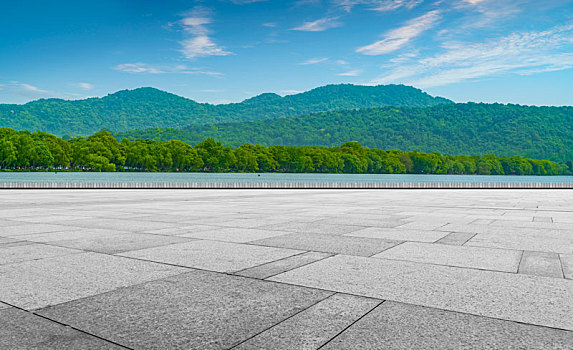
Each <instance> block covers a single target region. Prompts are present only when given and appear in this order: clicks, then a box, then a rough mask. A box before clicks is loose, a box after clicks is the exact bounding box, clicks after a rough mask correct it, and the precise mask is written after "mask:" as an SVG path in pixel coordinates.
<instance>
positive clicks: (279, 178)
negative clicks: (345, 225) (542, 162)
mask: <svg viewBox="0 0 573 350" xmlns="http://www.w3.org/2000/svg"><path fill="white" fill-rule="evenodd" d="M0 182H81V183H84V182H130V183H138V182H176V183H181V182H183V183H185V182H199V183H205V182H264V183H277V182H543V183H548V182H549V183H551V182H553V183H555V182H561V183H562V182H567V183H573V176H486V175H409V174H408V175H405V174H403V175H385V174H384V175H382V174H380V175H370V174H369V175H354V174H274V173H273V174H264V173H261V174H260V175H259V174H256V173H255V174H242V173H232V174H212V173H65V172H64V173H0Z"/></svg>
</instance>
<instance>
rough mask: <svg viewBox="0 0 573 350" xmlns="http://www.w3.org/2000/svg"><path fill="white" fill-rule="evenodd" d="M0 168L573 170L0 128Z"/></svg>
mask: <svg viewBox="0 0 573 350" xmlns="http://www.w3.org/2000/svg"><path fill="white" fill-rule="evenodd" d="M0 169H2V170H4V171H7V170H12V171H15V170H19V171H26V170H28V171H45V170H56V169H57V170H70V171H73V170H77V171H208V172H297V173H351V174H364V173H368V174H404V173H410V174H481V175H564V174H571V173H572V171H573V164H572V163H571V162H569V163H567V164H565V163H563V164H558V163H555V162H551V161H549V160H535V159H527V158H520V157H501V158H500V157H496V156H493V155H485V156H481V157H480V156H467V155H460V156H450V155H443V154H439V153H422V152H415V151H411V152H402V151H398V150H390V151H385V150H381V149H373V148H367V147H363V146H361V145H360V144H359V143H358V142H355V141H351V142H346V143H344V144H342V145H341V146H337V147H322V146H302V147H295V146H281V145H274V146H270V147H265V146H261V145H254V144H250V143H245V144H242V145H240V146H239V147H237V148H234V149H233V148H231V147H229V146H224V145H223V144H221V143H220V142H216V141H215V140H213V139H211V138H208V139H206V140H203V141H202V142H200V143H198V144H197V145H195V146H191V145H189V144H186V143H184V142H181V141H177V140H170V141H153V140H143V139H138V140H135V141H129V140H128V139H123V140H122V141H121V142H119V141H117V140H116V138H115V137H113V136H112V134H111V133H109V132H108V131H101V132H98V133H96V134H94V135H92V136H89V137H85V138H84V137H77V138H72V139H70V140H68V141H66V140H63V139H61V138H58V137H56V136H54V135H51V134H48V133H45V132H34V133H32V132H29V131H16V130H14V129H10V128H0Z"/></svg>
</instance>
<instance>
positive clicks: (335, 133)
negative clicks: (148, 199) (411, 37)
mask: <svg viewBox="0 0 573 350" xmlns="http://www.w3.org/2000/svg"><path fill="white" fill-rule="evenodd" d="M115 136H116V137H117V138H118V139H121V138H123V137H127V138H130V139H134V138H150V139H155V140H171V139H179V140H182V141H185V142H188V143H191V144H196V143H198V142H201V141H202V140H204V139H205V138H208V137H212V138H214V139H216V140H218V141H221V142H222V143H224V144H226V145H230V146H239V145H240V144H243V143H245V142H250V143H257V144H261V145H275V144H280V145H292V146H302V145H309V146H312V145H321V146H336V145H340V144H342V143H344V142H347V141H358V142H360V143H361V144H362V145H364V146H367V147H371V148H382V149H399V150H403V151H411V150H417V151H421V152H439V153H448V154H453V155H459V154H472V155H484V154H495V155H497V156H516V155H517V156H523V157H531V158H543V159H550V160H554V161H568V160H573V107H532V106H521V105H511V104H510V105H503V104H484V103H479V104H477V103H465V104H459V103H458V104H441V105H437V106H433V107H426V108H411V107H383V108H374V109H363V110H350V111H333V112H325V113H317V114H310V115H305V116H297V117H289V118H280V119H269V120H261V121H253V122H242V123H222V124H211V125H201V126H199V125H196V126H191V127H188V128H186V129H183V130H175V129H151V130H143V131H132V132H125V133H119V134H116V135H115Z"/></svg>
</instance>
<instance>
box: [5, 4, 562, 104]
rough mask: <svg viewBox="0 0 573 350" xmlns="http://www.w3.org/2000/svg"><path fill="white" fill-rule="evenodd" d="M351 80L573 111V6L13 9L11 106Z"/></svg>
mask: <svg viewBox="0 0 573 350" xmlns="http://www.w3.org/2000/svg"><path fill="white" fill-rule="evenodd" d="M338 83H352V84H360V85H378V84H405V85H411V86H415V87H417V88H420V89H422V90H424V91H426V92H428V93H429V94H431V95H437V96H443V97H446V98H450V99H452V100H454V101H456V102H466V101H473V102H500V103H518V104H526V105H573V0H543V1H541V0H438V1H429V0H293V1H287V0H203V1H194V0H163V1H159V0H97V1H91V0H82V1H77V0H74V1H58V0H51V1H45V0H41V1H38V0H35V1H31V0H2V1H0V103H19V104H20V103H26V102H28V101H31V100H36V99H39V98H52V97H56V98H64V99H82V98H87V97H94V96H99V97H101V96H105V95H107V94H110V93H113V92H116V91H118V90H123V89H134V88H138V87H143V86H151V87H155V88H158V89H162V90H165V91H169V92H172V93H175V94H177V95H180V96H184V97H187V98H191V99H193V100H196V101H199V102H209V103H229V102H239V101H242V100H244V99H246V98H250V97H253V96H255V95H258V94H260V93H263V92H275V93H278V94H280V95H287V94H294V93H298V92H302V91H307V90H310V89H312V88H315V87H318V86H323V85H327V84H338Z"/></svg>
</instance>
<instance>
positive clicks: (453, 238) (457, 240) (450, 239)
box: [436, 232, 475, 245]
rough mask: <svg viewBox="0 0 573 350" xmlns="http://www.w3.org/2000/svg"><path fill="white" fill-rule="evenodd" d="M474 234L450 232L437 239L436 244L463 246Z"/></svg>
mask: <svg viewBox="0 0 573 350" xmlns="http://www.w3.org/2000/svg"><path fill="white" fill-rule="evenodd" d="M473 236H475V233H469V232H452V233H450V234H449V235H447V236H445V237H444V238H441V239H439V240H438V241H436V243H440V244H449V245H463V244H465V243H466V242H467V241H468V240H470V239H471V238H472V237H473Z"/></svg>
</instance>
